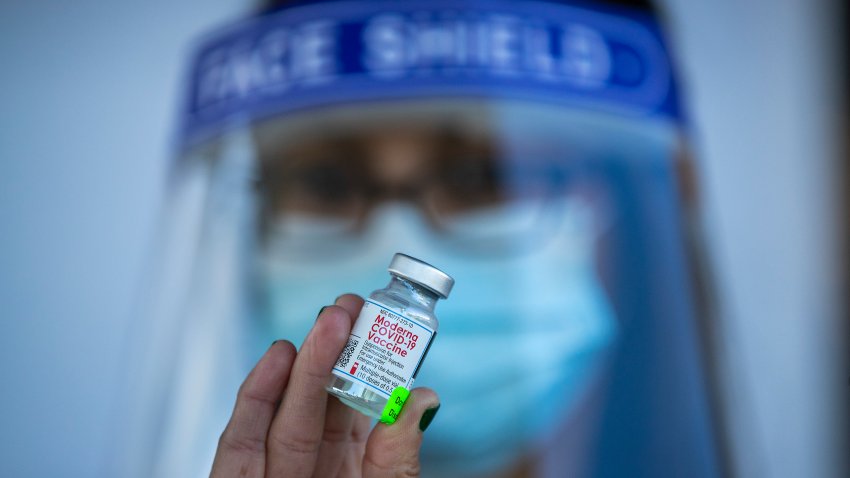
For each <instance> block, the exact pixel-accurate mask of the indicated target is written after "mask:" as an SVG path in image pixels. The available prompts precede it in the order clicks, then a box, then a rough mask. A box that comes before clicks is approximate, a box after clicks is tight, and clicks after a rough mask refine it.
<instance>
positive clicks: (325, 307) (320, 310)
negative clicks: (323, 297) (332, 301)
mask: <svg viewBox="0 0 850 478" xmlns="http://www.w3.org/2000/svg"><path fill="white" fill-rule="evenodd" d="M327 308H328V306H324V307H322V308H321V309H319V313H318V314H316V318H317V319H318V318H319V316H320V315H322V312H324V311H325V309H327Z"/></svg>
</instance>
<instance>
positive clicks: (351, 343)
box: [336, 337, 360, 368]
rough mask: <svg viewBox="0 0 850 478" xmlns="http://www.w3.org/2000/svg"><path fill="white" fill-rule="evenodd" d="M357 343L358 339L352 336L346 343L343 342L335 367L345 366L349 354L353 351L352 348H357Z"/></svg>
mask: <svg viewBox="0 0 850 478" xmlns="http://www.w3.org/2000/svg"><path fill="white" fill-rule="evenodd" d="M359 343H360V341H359V340H356V339H355V338H353V337H349V338H348V343H347V344H345V348H344V349H342V353H341V354H339V359H337V361H336V366H337V367H339V368H345V366H346V365H348V362H349V361H350V360H351V354H353V353H354V349H355V348H357V344H359Z"/></svg>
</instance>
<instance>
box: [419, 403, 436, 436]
mask: <svg viewBox="0 0 850 478" xmlns="http://www.w3.org/2000/svg"><path fill="white" fill-rule="evenodd" d="M439 410H440V406H439V405H437V406H436V407H433V408H429V409H428V410H425V413H423V414H422V418H421V419H420V420H419V429H420V430H422V431H423V432H424V431H425V429H426V428H428V425H430V424H431V422H432V421H433V420H434V417H435V416H437V412H438V411H439Z"/></svg>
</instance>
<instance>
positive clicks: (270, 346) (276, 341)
mask: <svg viewBox="0 0 850 478" xmlns="http://www.w3.org/2000/svg"><path fill="white" fill-rule="evenodd" d="M278 342H280V340H275V341H274V342H272V344H271V345H269V348H272V347H274V344H276V343H278Z"/></svg>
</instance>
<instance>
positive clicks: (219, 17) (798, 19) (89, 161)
mask: <svg viewBox="0 0 850 478" xmlns="http://www.w3.org/2000/svg"><path fill="white" fill-rule="evenodd" d="M666 3H667V4H668V7H669V8H668V11H669V13H670V15H669V16H670V19H671V20H672V22H671V23H672V25H673V29H672V31H673V33H674V35H675V38H676V40H677V41H678V47H677V50H678V52H677V53H678V57H679V59H680V60H682V67H683V74H684V77H685V81H686V87H687V92H688V93H690V94H691V96H692V102H691V103H692V109H693V113H694V117H695V124H696V125H697V126H696V128H695V132H696V149H697V152H698V154H699V156H700V157H701V161H702V165H701V169H702V173H703V179H704V183H703V186H704V187H705V198H706V199H707V204H706V206H707V209H706V218H707V224H708V228H709V229H708V231H709V233H710V236H709V239H710V241H711V242H712V245H713V258H714V259H715V268H716V272H717V274H718V278H719V283H720V284H721V294H722V295H723V297H724V299H725V300H724V306H723V317H724V319H725V320H726V328H725V330H726V332H725V333H726V334H727V335H726V338H727V341H726V344H727V349H728V351H727V357H728V360H729V363H731V364H733V365H734V367H733V368H732V374H731V377H732V380H733V383H734V384H735V389H734V391H733V398H734V399H735V403H736V404H737V407H736V408H735V409H734V412H735V417H736V423H738V424H739V427H738V430H739V433H740V435H739V440H738V442H737V445H738V447H739V449H740V450H741V451H742V456H743V457H744V459H743V460H742V462H741V466H742V470H743V471H745V472H746V476H754V477H759V476H787V477H795V476H799V477H804V476H830V475H833V474H835V475H836V476H837V470H835V469H831V468H830V466H831V465H830V463H831V461H830V456H831V455H830V454H836V453H842V452H843V450H840V449H837V448H835V447H833V448H830V447H829V446H827V445H829V443H830V442H829V437H828V435H829V433H830V432H831V430H833V428H831V427H832V426H833V423H831V419H833V416H834V414H835V411H834V410H835V409H836V408H835V407H837V406H838V404H837V403H835V401H836V399H837V397H838V392H839V391H840V387H841V386H843V384H844V380H845V379H846V377H844V376H843V373H842V372H841V371H840V370H838V369H837V366H838V364H840V360H839V359H838V358H837V357H836V356H835V355H834V354H836V353H837V349H836V347H837V344H836V342H835V340H834V339H835V338H836V335H835V330H836V327H837V321H838V319H839V317H840V315H839V312H838V311H837V310H836V304H837V300H836V299H837V298H838V297H839V294H840V292H839V291H838V289H837V286H838V285H837V283H836V282H835V277H836V276H837V272H838V271H837V270H836V265H835V263H836V261H835V255H834V253H835V249H836V247H837V246H836V242H837V240H836V231H837V228H836V226H835V218H836V217H837V215H838V213H839V211H838V210H837V209H836V207H835V206H834V205H833V204H832V200H833V199H834V196H835V194H836V192H837V188H836V184H835V182H834V180H833V176H832V168H833V166H834V163H835V160H834V158H835V157H836V155H837V153H836V151H835V147H834V146H833V139H834V135H835V131H834V130H833V129H831V128H832V119H833V118H832V117H831V116H830V115H831V114H833V110H832V109H831V108H833V102H834V101H835V99H836V96H835V90H836V89H837V85H835V84H834V83H833V81H832V80H833V78H834V77H835V75H836V71H835V70H836V68H835V66H834V63H835V62H834V58H837V57H838V55H837V53H836V52H833V51H830V47H831V45H833V44H831V43H830V42H831V41H835V42H837V39H834V38H831V37H830V35H832V34H834V33H837V32H836V31H835V28H836V25H834V22H835V21H836V19H835V15H833V14H832V13H831V12H832V10H831V9H830V8H827V7H829V5H828V4H827V3H825V2H807V1H804V0H773V1H770V0H752V1H747V2H730V1H716V2H694V1H688V0H668V1H667V2H666ZM816 4H817V8H815V5H816ZM245 10H246V7H245V3H244V2H243V1H239V0H206V1H200V0H190V1H184V2H165V1H162V0H154V1H149V2H128V1H115V2H104V1H95V0H78V1H76V2H35V1H30V2H24V1H22V0H15V1H9V0H7V1H5V2H3V3H1V4H0V380H2V384H3V386H2V392H0V443H2V444H3V446H2V447H0V476H97V475H98V474H99V473H100V470H101V465H102V464H103V459H104V456H103V455H104V453H106V450H107V449H108V447H107V445H108V442H109V440H110V437H109V432H110V431H111V429H110V427H109V420H110V414H111V409H112V407H113V406H114V403H113V399H114V386H115V383H116V381H117V380H118V378H119V374H120V373H121V363H122V360H123V359H124V357H123V355H122V351H123V349H124V341H125V340H126V337H125V333H126V329H127V325H128V321H129V318H130V312H131V311H132V308H133V306H134V298H135V297H136V293H137V291H138V288H139V283H140V279H141V277H140V276H141V272H142V270H143V267H144V261H145V260H146V258H148V257H149V251H148V247H149V242H150V239H151V236H152V231H151V229H152V226H153V224H154V216H155V214H156V212H157V208H158V207H159V206H160V204H161V201H162V197H161V195H162V189H163V180H164V171H165V164H166V161H167V158H168V150H169V144H170V134H171V130H172V126H173V124H174V119H175V115H174V113H175V110H176V105H177V98H178V95H179V90H178V88H179V86H180V79H181V76H182V74H183V72H184V69H183V68H184V67H185V64H184V60H185V59H186V55H187V53H188V51H189V43H188V42H189V41H190V39H192V38H194V37H196V35H197V34H198V33H199V32H202V31H204V30H206V29H207V28H208V27H211V26H215V25H218V24H221V23H222V22H226V21H227V20H228V19H232V18H235V17H236V16H237V15H239V14H240V13H241V12H243V11H245ZM835 45H837V43H835ZM833 46H834V45H833ZM829 55H833V56H832V57H830V56H829ZM836 377H838V380H837V381H836ZM829 386H832V387H833V389H832V390H830V389H829V388H828V387H829ZM836 387H837V388H836ZM832 392H834V393H832ZM830 400H832V402H830ZM741 447H743V448H741Z"/></svg>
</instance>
